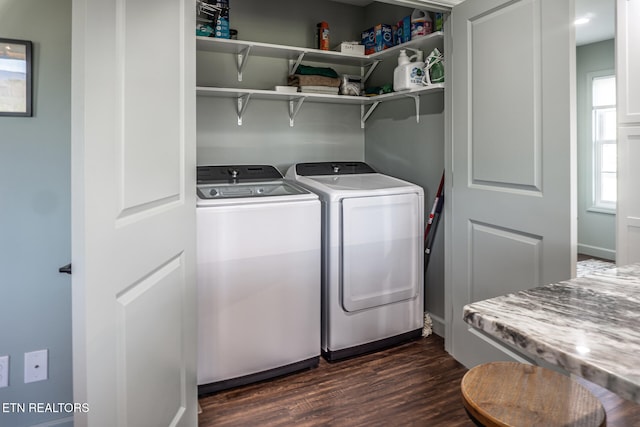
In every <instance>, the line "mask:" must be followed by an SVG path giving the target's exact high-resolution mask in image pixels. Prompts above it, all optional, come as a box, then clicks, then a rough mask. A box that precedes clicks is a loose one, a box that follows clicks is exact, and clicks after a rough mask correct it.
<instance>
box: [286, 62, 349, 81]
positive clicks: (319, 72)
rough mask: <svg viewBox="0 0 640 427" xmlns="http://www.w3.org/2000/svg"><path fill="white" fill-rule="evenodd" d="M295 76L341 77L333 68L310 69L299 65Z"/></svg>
mask: <svg viewBox="0 0 640 427" xmlns="http://www.w3.org/2000/svg"><path fill="white" fill-rule="evenodd" d="M293 74H303V75H307V76H324V77H332V78H336V77H340V75H339V74H338V73H336V71H335V70H334V69H333V68H328V67H310V66H308V65H302V64H300V65H298V68H296V71H295V72H294V73H293Z"/></svg>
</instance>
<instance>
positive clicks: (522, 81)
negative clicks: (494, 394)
mask: <svg viewBox="0 0 640 427" xmlns="http://www.w3.org/2000/svg"><path fill="white" fill-rule="evenodd" d="M573 14H574V12H573V1H572V0H570V1H566V2H565V1H562V2H558V1H555V0H516V1H511V0H510V1H506V0H485V1H465V2H464V3H461V4H460V5H458V6H456V7H454V9H453V12H452V16H451V20H450V21H451V22H450V25H451V49H450V50H449V51H450V52H451V55H452V56H451V58H450V59H449V62H448V64H449V67H450V70H451V73H450V74H449V75H450V79H449V82H448V84H447V85H448V89H447V90H448V91H449V93H450V95H449V96H450V97H451V98H450V101H451V105H452V114H451V117H450V119H449V125H450V131H449V132H450V141H451V147H450V150H449V152H450V156H451V158H450V159H449V160H448V164H449V168H450V170H449V172H450V173H449V176H448V178H447V181H448V188H447V191H446V193H445V194H447V197H445V200H446V201H447V206H446V210H447V212H449V216H448V218H450V220H449V221H448V224H447V229H446V232H447V248H448V249H447V250H448V252H447V259H448V260H447V279H446V280H447V295H448V296H447V304H446V308H447V310H448V313H447V314H448V320H449V321H448V322H447V324H448V329H447V331H446V333H447V340H446V341H447V350H448V351H449V352H450V353H451V354H453V356H454V357H455V358H456V359H458V360H459V361H461V362H462V363H463V364H465V365H466V366H468V367H470V366H473V365H476V364H478V363H481V362H484V361H489V360H497V359H508V357H507V356H506V355H505V354H504V353H503V352H501V351H499V350H497V349H496V348H495V347H493V346H492V345H491V344H489V343H488V342H487V341H485V340H483V339H481V338H480V337H479V336H477V335H475V334H474V331H469V328H468V327H467V325H466V323H464V321H463V319H462V308H463V306H464V305H465V304H468V303H470V302H473V301H478V300H482V299H486V298H491V297H495V296H498V295H501V294H505V293H509V292H512V291H517V290H521V289H525V288H531V287H535V286H538V285H541V284H545V283H549V282H554V281H559V280H564V279H569V278H570V277H571V276H572V271H575V261H573V260H574V259H575V232H576V231H575V230H576V227H575V212H574V210H573V206H575V202H574V200H573V199H574V198H575V185H574V178H573V177H574V176H576V174H575V171H574V168H575V163H574V160H573V159H574V155H573V153H574V151H575V135H574V131H573V128H574V126H573V124H574V114H573V102H574V101H573V100H574V99H575V89H574V87H575V44H574V36H573V28H572V24H571V23H572V21H573Z"/></svg>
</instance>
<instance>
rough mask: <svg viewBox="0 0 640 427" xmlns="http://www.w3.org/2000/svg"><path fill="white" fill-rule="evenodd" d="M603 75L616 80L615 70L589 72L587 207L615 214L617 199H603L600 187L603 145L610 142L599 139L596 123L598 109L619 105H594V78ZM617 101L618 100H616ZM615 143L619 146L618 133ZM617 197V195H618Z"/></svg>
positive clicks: (590, 209)
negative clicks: (588, 196) (589, 158)
mask: <svg viewBox="0 0 640 427" xmlns="http://www.w3.org/2000/svg"><path fill="white" fill-rule="evenodd" d="M603 77H613V78H614V81H615V78H616V75H615V70H602V71H597V72H592V73H588V74H587V88H588V90H587V93H588V109H589V120H590V121H591V126H590V127H589V129H590V134H589V138H590V146H591V170H590V175H591V180H590V181H591V206H590V207H589V208H588V209H587V210H588V211H590V212H599V213H605V214H613V215H615V213H616V207H617V200H616V201H615V202H608V201H607V202H605V201H602V199H601V194H600V189H601V182H602V181H601V180H602V175H603V172H602V170H601V167H600V165H601V158H602V146H603V145H604V144H605V143H606V144H610V143H611V142H609V141H608V140H607V141H606V142H605V141H603V140H599V139H597V137H596V130H597V123H596V111H597V110H600V111H603V110H609V109H611V108H613V109H614V111H616V112H617V110H616V107H617V105H606V106H597V107H595V106H594V105H593V83H594V80H596V79H598V78H603ZM616 101H617V100H616ZM614 143H615V145H616V148H617V143H618V141H617V135H616V139H615V140H614ZM616 178H617V167H616ZM616 199H617V197H616Z"/></svg>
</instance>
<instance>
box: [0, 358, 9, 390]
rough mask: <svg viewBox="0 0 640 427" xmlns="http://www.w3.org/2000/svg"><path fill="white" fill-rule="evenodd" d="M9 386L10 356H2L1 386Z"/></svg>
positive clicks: (0, 367) (0, 369)
mask: <svg viewBox="0 0 640 427" xmlns="http://www.w3.org/2000/svg"><path fill="white" fill-rule="evenodd" d="M8 386H9V356H0V388H2V387H8Z"/></svg>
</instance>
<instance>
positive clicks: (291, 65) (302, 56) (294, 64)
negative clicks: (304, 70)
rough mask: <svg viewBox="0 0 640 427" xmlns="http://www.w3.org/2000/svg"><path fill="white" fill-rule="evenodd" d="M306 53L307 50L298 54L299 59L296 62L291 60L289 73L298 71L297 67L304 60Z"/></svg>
mask: <svg viewBox="0 0 640 427" xmlns="http://www.w3.org/2000/svg"><path fill="white" fill-rule="evenodd" d="M305 53H306V52H301V53H300V55H298V59H296V62H293V61H289V63H290V68H289V74H293V73H294V72H295V71H296V69H297V68H298V65H300V63H301V62H302V58H304V54H305Z"/></svg>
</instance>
